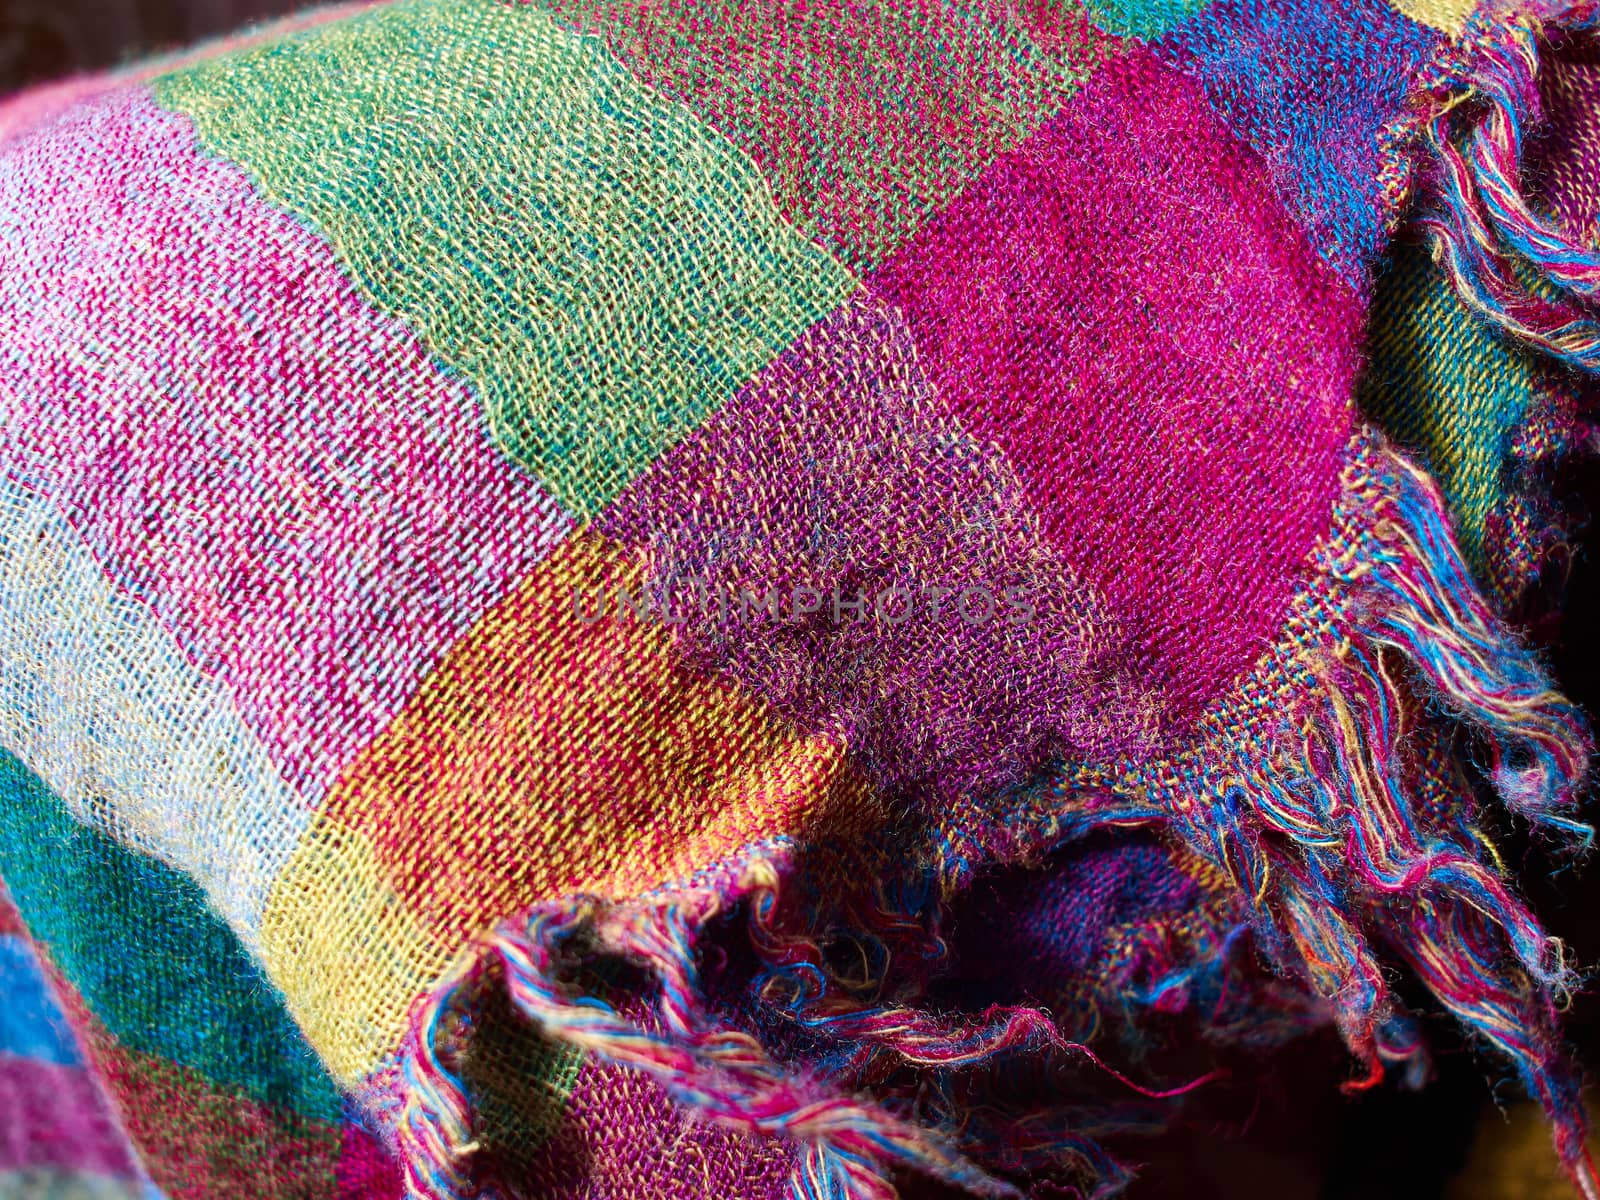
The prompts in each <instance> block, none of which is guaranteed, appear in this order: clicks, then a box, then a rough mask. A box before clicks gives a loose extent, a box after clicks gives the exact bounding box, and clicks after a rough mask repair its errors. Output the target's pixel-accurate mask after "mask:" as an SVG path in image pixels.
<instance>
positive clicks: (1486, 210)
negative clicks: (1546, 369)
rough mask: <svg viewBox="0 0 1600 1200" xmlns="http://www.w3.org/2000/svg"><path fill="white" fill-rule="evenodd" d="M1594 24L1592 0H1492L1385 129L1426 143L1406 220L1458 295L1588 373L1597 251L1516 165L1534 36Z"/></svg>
mask: <svg viewBox="0 0 1600 1200" xmlns="http://www.w3.org/2000/svg"><path fill="white" fill-rule="evenodd" d="M1597 23H1600V5H1597V4H1595V3H1594V2H1593V0H1585V2H1584V3H1580V4H1564V5H1546V6H1532V7H1528V8H1522V9H1519V10H1517V11H1516V12H1514V13H1511V14H1507V13H1506V12H1504V11H1502V10H1501V9H1499V8H1498V7H1496V6H1494V5H1491V6H1490V7H1489V8H1488V9H1486V10H1484V11H1483V12H1481V13H1480V14H1479V16H1478V17H1476V18H1475V19H1474V22H1473V24H1472V25H1471V26H1469V29H1468V31H1467V33H1466V34H1465V35H1464V36H1463V40H1462V44H1461V46H1460V47H1459V48H1452V53H1451V54H1450V56H1449V61H1448V62H1446V63H1445V64H1443V65H1441V67H1440V68H1439V69H1438V70H1437V71H1436V72H1435V74H1434V77H1433V78H1431V79H1429V80H1428V81H1427V82H1426V84H1425V86H1423V87H1422V88H1421V89H1419V91H1418V93H1417V96H1416V98H1415V104H1416V108H1415V109H1414V110H1413V111H1412V112H1410V113H1408V114H1407V115H1406V117H1405V118H1404V119H1403V120H1402V121H1401V122H1399V123H1398V125H1397V127H1396V128H1395V129H1392V130H1391V137H1393V138H1394V140H1395V142H1396V144H1397V147H1398V146H1400V145H1403V144H1404V143H1406V142H1411V141H1420V143H1421V145H1422V148H1423V149H1424V151H1425V160H1424V162H1423V163H1422V164H1421V169H1420V172H1419V173H1418V175H1417V177H1416V178H1414V179H1413V181H1412V182H1413V183H1414V184H1415V185H1417V186H1419V187H1420V189H1421V191H1422V201H1423V203H1422V207H1421V209H1420V210H1419V212H1418V213H1417V214H1416V217H1415V224H1416V227H1417V228H1418V229H1419V230H1420V231H1421V232H1422V233H1423V234H1424V235H1425V236H1426V238H1427V239H1428V242H1429V244H1430V246H1431V248H1432V252H1433V257H1434V261H1435V262H1436V263H1438V264H1439V266H1440V267H1441V268H1442V269H1443V270H1444V272H1445V273H1446V275H1447V276H1448V277H1449V279H1450V280H1451V282H1452V284H1453V285H1454V287H1455V290H1456V292H1457V293H1458V294H1459V295H1460V297H1461V298H1462V300H1463V301H1464V302H1465V303H1466V304H1467V305H1468V307H1470V308H1471V309H1472V310H1473V311H1474V312H1476V313H1477V314H1478V315H1479V316H1480V317H1482V318H1483V319H1484V320H1486V321H1489V322H1491V323H1492V324H1494V325H1497V326H1499V327H1500V328H1502V329H1504V330H1505V331H1506V332H1507V333H1509V334H1511V335H1512V336H1514V337H1516V338H1517V339H1519V340H1521V341H1522V342H1524V343H1527V344H1528V345H1531V346H1535V347H1537V348H1539V349H1540V350H1542V351H1544V352H1545V353H1546V354H1549V355H1550V356H1551V357H1553V358H1555V359H1557V360H1558V361H1561V362H1563V363H1567V364H1569V365H1571V366H1573V367H1577V368H1579V369H1581V370H1584V371H1589V372H1594V371H1600V319H1597V318H1600V310H1597V308H1596V302H1597V301H1600V251H1597V249H1596V248H1595V247H1592V246H1589V245H1586V244H1585V243H1583V242H1582V241H1580V240H1578V239H1575V238H1573V237H1571V236H1570V235H1569V234H1568V233H1567V232H1566V231H1565V230H1564V229H1562V228H1561V226H1560V225H1559V224H1558V223H1557V222H1555V221H1553V220H1551V219H1550V218H1548V217H1546V216H1543V215H1541V214H1540V213H1538V212H1536V211H1535V209H1534V207H1533V205H1532V204H1530V203H1529V201H1528V200H1527V198H1526V197H1525V196H1524V194H1523V191H1522V186H1521V170H1522V158H1523V148H1524V142H1525V140H1526V137H1527V132H1528V129H1529V127H1530V126H1531V125H1533V124H1534V123H1536V122H1537V119H1538V116H1539V114H1540V111H1541V108H1540V99H1539V88H1538V73H1539V64H1540V53H1541V48H1540V47H1541V42H1542V41H1543V40H1545V39H1546V38H1547V36H1548V34H1549V33H1551V32H1556V31H1561V32H1577V31H1584V30H1590V29H1593V28H1594V27H1595V26H1596V24H1597ZM1388 174H1389V175H1390V177H1391V178H1395V177H1399V176H1402V175H1404V174H1405V173H1404V172H1402V171H1397V170H1391V171H1390V172H1388ZM1394 190H1396V191H1398V192H1402V193H1403V188H1395V189H1394ZM1394 199H1395V200H1396V201H1398V200H1399V199H1400V197H1399V196H1397V197H1394ZM1394 207H1395V209H1396V211H1397V213H1398V211H1399V208H1400V205H1399V203H1398V202H1397V203H1395V205H1394Z"/></svg>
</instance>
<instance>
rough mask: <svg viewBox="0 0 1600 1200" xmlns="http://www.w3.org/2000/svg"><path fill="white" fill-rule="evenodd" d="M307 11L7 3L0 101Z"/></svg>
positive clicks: (181, 2) (216, 3) (162, 3)
mask: <svg viewBox="0 0 1600 1200" xmlns="http://www.w3.org/2000/svg"><path fill="white" fill-rule="evenodd" d="M306 7H310V5H309V4H307V3H306V2H305V0H301V2H300V3H295V2H293V0H0V95H4V94H6V93H7V92H13V91H16V90H17V89H19V88H22V87H25V86H27V85H28V84H30V83H38V82H42V81H43V80H46V79H55V78H58V77H60V76H62V75H71V74H74V73H76V72H80V71H89V70H94V69H96V68H99V67H110V66H116V65H117V64H119V63H123V62H128V61H131V60H133V59H136V58H140V57H143V56H145V55H148V54H151V53H154V52H157V51H161V50H167V49H174V48H176V47H179V46H182V45H185V44H187V43H190V42H194V41H198V40H200V39H202V38H207V37H212V36H214V35H216V34H220V33H228V32H230V31H232V30H234V29H237V28H238V27H239V26H241V25H245V24H247V23H248V22H250V21H253V20H258V19H260V18H262V17H270V16H275V15H277V14H279V13H286V12H291V11H293V10H294V9H297V8H306Z"/></svg>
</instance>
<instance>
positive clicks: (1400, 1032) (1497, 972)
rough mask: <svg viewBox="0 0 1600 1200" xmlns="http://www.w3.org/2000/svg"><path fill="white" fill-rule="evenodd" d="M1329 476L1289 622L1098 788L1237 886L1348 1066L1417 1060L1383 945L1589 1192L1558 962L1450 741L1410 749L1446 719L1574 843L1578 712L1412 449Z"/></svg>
mask: <svg viewBox="0 0 1600 1200" xmlns="http://www.w3.org/2000/svg"><path fill="white" fill-rule="evenodd" d="M1344 494H1345V500H1344V502H1343V505H1342V507H1343V512H1342V513H1341V514H1340V516H1339V518H1338V520H1339V522H1340V523H1341V524H1342V525H1343V529H1342V531H1339V532H1336V535H1335V537H1334V538H1333V539H1331V541H1330V543H1329V545H1328V546H1327V547H1325V548H1324V550H1323V551H1322V552H1321V553H1320V559H1321V561H1320V567H1319V570H1318V572H1317V574H1316V576H1315V580H1314V583H1313V584H1312V586H1310V587H1309V588H1307V589H1306V591H1305V592H1304V593H1302V595H1301V596H1300V597H1299V598H1298V599H1297V602H1296V613H1295V615H1294V617H1293V618H1292V620H1291V629H1292V634H1291V636H1290V638H1289V639H1287V640H1286V641H1285V642H1284V643H1283V644H1281V645H1280V646H1279V647H1278V648H1277V649H1276V650H1275V651H1274V652H1273V655H1272V656H1271V658H1270V659H1269V661H1268V662H1267V663H1265V664H1264V665H1263V666H1262V667H1260V668H1258V670H1257V672H1256V673H1255V675H1254V676H1253V677H1252V678H1251V679H1250V680H1249V681H1247V682H1246V683H1245V685H1244V686H1243V688H1242V696H1241V698H1240V699H1239V700H1237V701H1236V702H1235V703H1233V704H1231V705H1229V706H1226V707H1224V708H1222V709H1220V710H1218V711H1217V712H1215V713H1213V714H1211V715H1210V716H1209V717H1208V719H1207V727H1206V728H1205V729H1204V730H1203V731H1202V733H1201V736H1200V740H1199V743H1198V745H1197V746H1196V747H1195V748H1194V749H1193V750H1192V751H1191V752H1190V753H1189V754H1188V755H1187V756H1185V757H1184V758H1182V759H1180V760H1179V761H1178V762H1177V763H1176V764H1174V765H1170V766H1166V767H1163V768H1158V769H1150V768H1138V767H1134V768H1133V769H1132V770H1131V771H1130V773H1129V774H1128V776H1127V777H1125V778H1124V779H1123V780H1122V781H1120V783H1119V784H1118V785H1117V786H1116V787H1115V788H1114V789H1113V791H1114V793H1115V794H1116V795H1118V796H1129V795H1136V796H1141V797H1144V798H1146V799H1148V800H1154V801H1155V802H1156V803H1157V804H1158V806H1159V807H1162V808H1165V809H1168V810H1170V811H1173V812H1175V813H1178V814H1180V819H1179V827H1180V829H1181V830H1182V832H1183V833H1184V836H1185V837H1186V838H1187V840H1188V841H1189V842H1190V844H1191V845H1193V846H1194V847H1195V848H1196V849H1197V850H1198V851H1199V852H1201V853H1203V854H1205V855H1207V856H1208V857H1209V858H1210V859H1211V860H1212V861H1213V862H1215V863H1216V864H1217V865H1218V866H1219V867H1220V868H1222V869H1224V870H1226V871H1227V872H1228V873H1229V874H1230V875H1231V876H1232V878H1233V880H1234V881H1235V882H1236V884H1237V885H1238V886H1239V888H1240V890H1241V891H1242V892H1243V893H1244V894H1246V895H1247V896H1249V897H1250V898H1251V899H1252V901H1253V903H1254V905H1255V910H1256V914H1257V930H1256V931H1257V935H1258V942H1259V943H1260V944H1261V945H1263V946H1264V947H1265V948H1266V949H1267V950H1268V952H1269V955H1270V956H1271V957H1272V958H1273V959H1275V960H1276V961H1277V962H1278V964H1279V966H1280V967H1281V968H1283V969H1287V970H1298V971H1299V972H1300V973H1301V974H1302V975H1303V977H1304V978H1305V979H1306V980H1307V981H1308V982H1309V984H1310V986H1311V988H1312V989H1313V990H1314V991H1315V992H1316V993H1317V994H1319V995H1321V996H1322V997H1324V998H1325V999H1326V1000H1327V1002H1328V1003H1329V1004H1330V1006H1331V1009H1332V1013H1333V1017H1334V1020H1335V1022H1336V1024H1337V1025H1338V1027H1339V1029H1340V1031H1341V1033H1342V1035H1343V1037H1344V1040H1345V1042H1346V1044H1347V1045H1348V1046H1349V1048H1350V1050H1351V1052H1352V1053H1353V1054H1354V1055H1355V1056H1356V1058H1357V1060H1358V1061H1359V1062H1360V1063H1361V1065H1362V1067H1363V1069H1364V1070H1363V1074H1362V1075H1361V1077H1359V1078H1358V1079H1356V1080H1355V1081H1353V1082H1352V1083H1351V1084H1350V1085H1349V1086H1350V1087H1351V1088H1353V1089H1361V1088H1365V1087H1370V1086H1372V1085H1374V1084H1376V1083H1378V1082H1379V1081H1380V1080H1381V1079H1383V1078H1384V1076H1385V1073H1386V1068H1387V1067H1388V1066H1390V1065H1396V1066H1399V1067H1401V1068H1402V1070H1403V1071H1404V1076H1405V1078H1406V1079H1407V1080H1408V1081H1410V1082H1412V1083H1420V1082H1421V1081H1422V1079H1423V1078H1425V1076H1426V1074H1427V1071H1428V1063H1427V1058H1426V1050H1425V1047H1424V1045H1423V1043H1422V1039H1421V1037H1420V1034H1419V1031H1418V1029H1417V1027H1416V1023H1415V1021H1414V1020H1413V1019H1412V1017H1411V1015H1410V1014H1409V1013H1407V1012H1406V1011H1405V1009H1404V1007H1403V1006H1402V1005H1401V1004H1400V1002H1399V1001H1398V1000H1397V998H1396V997H1395V996H1394V994H1393V990H1392V988H1391V986H1390V983H1389V980H1388V976H1387V975H1386V973H1385V969H1384V967H1385V959H1384V958H1383V957H1381V956H1382V955H1383V954H1384V953H1385V952H1393V953H1394V954H1397V955H1398V956H1399V957H1400V958H1401V959H1403V960H1404V961H1405V962H1406V963H1408V964H1409V965H1410V966H1411V968H1412V969H1413V970H1414V971H1415V973H1416V975H1417V976H1418V977H1419V978H1420V979H1421V980H1422V981H1423V982H1424V983H1425V984H1426V985H1427V986H1428V987H1429V988H1430V990H1431V991H1432V992H1433V994H1434V995H1435V996H1436V997H1437V998H1438V1000H1439V1001H1440V1002H1441V1003H1442V1004H1443V1005H1444V1006H1445V1007H1446V1008H1448V1009H1449V1010H1450V1011H1451V1012H1453V1013H1454V1014H1455V1015H1456V1016H1457V1017H1458V1018H1460V1020H1461V1021H1462V1022H1463V1023H1464V1024H1465V1026H1466V1027H1467V1028H1468V1029H1469V1030H1470V1031H1471V1032H1472V1033H1473V1034H1474V1035H1476V1036H1477V1037H1478V1038H1480V1039H1481V1040H1482V1041H1483V1042H1484V1043H1485V1044H1487V1045H1488V1046H1490V1047H1492V1048H1493V1049H1494V1050H1496V1051H1497V1052H1499V1053H1500V1054H1501V1055H1503V1056H1504V1057H1505V1058H1506V1059H1507V1060H1509V1062H1510V1063H1511V1064H1512V1065H1513V1066H1514V1068H1515V1069H1516V1071H1517V1072H1518V1074H1519V1076H1520V1078H1521V1080H1522V1082H1523V1084H1524V1086H1525V1087H1526V1088H1527V1090H1528V1092H1529V1093H1530V1094H1531V1095H1533V1096H1534V1097H1536V1098H1537V1099H1538V1100H1539V1101H1540V1103H1541V1104H1542V1105H1543V1106H1544V1108H1545V1111H1546V1112H1547V1114H1548V1115H1549V1117H1550V1119H1551V1122H1552V1124H1553V1126H1554V1129H1555V1140H1556V1145H1557V1150H1558V1152H1559V1153H1560V1155H1561V1158H1562V1161H1563V1163H1564V1164H1565V1165H1566V1167H1567V1169H1568V1171H1569V1173H1570V1174H1571V1175H1572V1177H1573V1179H1574V1181H1575V1182H1576V1183H1577V1184H1578V1186H1579V1187H1580V1189H1581V1190H1582V1191H1583V1192H1584V1194H1585V1195H1589V1196H1594V1195H1597V1194H1600V1190H1597V1188H1596V1183H1595V1178H1594V1173H1593V1168H1592V1167H1591V1165H1590V1164H1589V1163H1588V1160H1587V1157H1586V1155H1585V1153H1584V1150H1583V1139H1584V1135H1585V1133H1586V1129H1587V1127H1586V1118H1585V1114H1584V1110H1583V1106H1582V1104H1581V1102H1580V1101H1579V1097H1578V1083H1579V1081H1578V1078H1577V1075H1576V1073H1575V1072H1574V1071H1573V1070H1572V1069H1571V1067H1570V1066H1569V1065H1568V1064H1567V1063H1566V1060H1565V1056H1564V1053H1563V1050H1562V1047H1561V1044H1560V1039H1559V1034H1558V1030H1557V1022H1556V1017H1555V1013H1556V1009H1557V1007H1558V1006H1559V1004H1560V1003H1561V1002H1562V1001H1563V999H1564V998H1565V996H1566V994H1567V993H1568V992H1569V990H1570V989H1571V988H1572V987H1573V986H1574V985H1575V983H1576V980H1575V978H1574V974H1573V971H1572V968H1571V966H1570V965H1569V964H1568V963H1567V961H1566V959H1565V955H1564V952H1563V948H1562V946H1561V944H1560V942H1559V941H1558V940H1556V939H1554V938H1551V937H1549V936H1548V935H1547V934H1545V932H1544V931H1543V930H1542V929H1541V928H1540V926H1539V924H1538V922H1537V921H1536V920H1535V919H1534V917H1533V916H1532V914H1531V913H1530V912H1529V911H1528V910H1527V908H1526V906H1525V905H1524V904H1523V903H1522V902H1521V901H1520V900H1519V899H1518V898H1517V897H1516V896H1515V895H1514V894H1513V893H1512V892H1511V890H1510V889H1509V888H1508V886H1507V884H1506V882H1505V880H1504V879H1503V878H1502V872H1501V869H1500V865H1499V862H1498V856H1497V855H1496V853H1495V852H1494V849H1493V845H1492V843H1491V842H1490V841H1489V839H1488V838H1487V837H1486V836H1485V835H1484V834H1483V832H1482V831H1481V830H1480V828H1479V825H1478V813H1477V807H1478V806H1477V804H1476V802H1475V799H1474V797H1473V796H1472V794H1471V792H1470V790H1468V789H1465V788H1464V787H1463V785H1462V782H1461V781H1460V780H1459V779H1458V778H1457V775H1458V774H1459V773H1458V772H1457V770H1456V759H1457V756H1456V755H1455V754H1443V755H1434V756H1429V755H1427V754H1424V753H1420V752H1419V751H1420V750H1421V749H1422V748H1423V747H1424V746H1425V745H1426V744H1427V739H1428V737H1430V736H1438V735H1440V734H1441V733H1443V732H1447V731H1448V729H1449V727H1450V726H1453V727H1454V728H1455V729H1456V730H1458V731H1459V732H1461V733H1463V734H1466V735H1469V736H1470V737H1471V739H1472V740H1473V746H1474V748H1475V749H1476V751H1477V754H1476V757H1480V758H1481V759H1482V765H1483V773H1484V774H1485V776H1486V777H1487V779H1488V781H1489V783H1490V785H1491V786H1492V789H1493V791H1494V793H1495V795H1496V796H1497V797H1498V798H1499V800H1500V801H1501V802H1502V803H1503V804H1504V805H1505V807H1506V808H1507V809H1509V810H1510V811H1512V812H1514V813H1516V814H1518V815H1519V816H1521V817H1522V818H1524V819H1526V820H1527V821H1528V822H1529V823H1530V824H1531V825H1532V826H1534V827H1535V828H1537V829H1540V830H1543V831H1545V832H1546V833H1547V834H1548V835H1549V836H1551V837H1552V838H1554V839H1556V840H1558V841H1559V842H1560V843H1561V844H1564V845H1566V846H1568V847H1571V848H1573V849H1575V850H1580V851H1581V850H1582V849H1584V848H1586V847H1587V846H1588V845H1589V843H1590V841H1591V839H1592V836H1593V835H1592V831H1591V829H1590V828H1589V827H1588V826H1587V825H1585V824H1583V823H1581V822H1580V821H1579V820H1578V818H1577V816H1576V808H1577V804H1578V798H1579V793H1580V790H1581V787H1582V782H1583V779H1584V774H1585V770H1586V766H1587V760H1588V752H1589V748H1590V741H1589V734H1588V730H1587V727H1586V725H1585V723H1584V721H1583V719H1582V717H1581V715H1580V714H1579V712H1578V711H1577V710H1576V709H1575V708H1574V707H1573V706H1572V705H1571V704H1569V703H1568V702H1567V701H1566V700H1564V699H1563V698H1562V697H1561V696H1560V695H1559V694H1557V693H1556V692H1555V691H1554V690H1553V689H1552V688H1551V687H1550V685H1549V682H1548V678H1547V676H1546V674H1545V673H1544V671H1543V669H1542V668H1541V666H1540V664H1539V662H1538V660H1537V659H1536V657H1535V656H1534V655H1533V654H1532V653H1531V652H1530V651H1529V650H1528V649H1526V648H1525V647H1524V646H1523V645H1522V644H1521V643H1520V641H1519V640H1518V639H1517V637H1516V636H1515V635H1514V634H1513V633H1512V632H1511V631H1510V630H1508V629H1507V628H1506V627H1504V626H1503V625H1502V624H1501V623H1500V622H1499V621H1498V619H1497V618H1496V617H1495V616H1494V615H1493V613H1492V612H1491V610H1490V609H1489V606H1488V605H1487V603H1486V602H1485V600H1484V599H1483V597H1482V596H1481V595H1480V594H1479V593H1478V591H1477V590H1476V588H1475V587H1474V585H1473V584H1472V582H1471V580H1470V578H1469V576H1468V574H1467V568H1466V566H1465V564H1464V563H1463V561H1462V559H1461V557H1460V554H1459V552H1458V551H1457V549H1456V547H1455V544H1454V542H1453V540H1452V539H1451V537H1450V535H1449V533H1448V530H1447V527H1446V523H1445V516H1444V501H1443V498H1442V497H1441V496H1440V495H1439V493H1438V491H1437V489H1436V488H1435V487H1434V485H1433V483H1432V482H1431V480H1429V479H1428V477H1427V476H1426V475H1425V474H1424V473H1423V472H1421V471H1420V470H1418V469H1417V468H1415V467H1413V466H1412V465H1411V464H1409V463H1408V462H1406V461H1405V460H1404V459H1402V458H1401V457H1400V456H1398V455H1397V454H1395V453H1393V452H1392V451H1390V450H1388V449H1386V448H1385V447H1383V446H1382V445H1381V443H1379V442H1378V441H1377V439H1376V437H1375V436H1374V437H1371V438H1369V440H1368V442H1367V444H1366V445H1365V446H1364V447H1363V448H1362V449H1361V450H1360V451H1359V452H1358V454H1357V455H1356V456H1355V458H1354V460H1353V461H1352V463H1351V465H1350V467H1349V468H1348V469H1347V471H1346V476H1345V493H1344ZM1275 714H1276V715H1275ZM1447 719H1448V721H1447Z"/></svg>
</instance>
